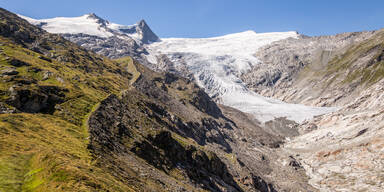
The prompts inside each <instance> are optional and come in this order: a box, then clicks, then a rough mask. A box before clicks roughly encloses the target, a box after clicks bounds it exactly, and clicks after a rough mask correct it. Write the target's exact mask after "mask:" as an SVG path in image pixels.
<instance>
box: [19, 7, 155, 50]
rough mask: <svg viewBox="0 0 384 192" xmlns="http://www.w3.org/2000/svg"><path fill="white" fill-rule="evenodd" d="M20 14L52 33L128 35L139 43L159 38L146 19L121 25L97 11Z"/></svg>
mask: <svg viewBox="0 0 384 192" xmlns="http://www.w3.org/2000/svg"><path fill="white" fill-rule="evenodd" d="M19 16H20V17H22V18H24V19H25V20H27V21H28V22H30V23H31V24H33V25H37V26H39V27H41V28H43V29H44V30H46V31H48V32H50V33H58V34H64V33H65V34H80V33H81V34H87V35H92V36H98V37H102V38H108V37H112V36H116V37H121V36H128V37H131V38H133V39H135V40H136V41H138V42H139V43H151V42H155V41H158V40H159V38H158V37H157V36H156V34H154V33H153V32H152V30H151V29H150V28H149V26H148V25H147V24H146V22H145V21H144V20H141V21H139V22H138V23H136V24H134V25H120V24H116V23H111V22H109V21H107V20H105V19H102V18H101V17H99V16H97V15H96V14H95V13H90V14H85V15H82V16H79V17H55V18H51V19H32V18H29V17H26V16H23V15H19Z"/></svg>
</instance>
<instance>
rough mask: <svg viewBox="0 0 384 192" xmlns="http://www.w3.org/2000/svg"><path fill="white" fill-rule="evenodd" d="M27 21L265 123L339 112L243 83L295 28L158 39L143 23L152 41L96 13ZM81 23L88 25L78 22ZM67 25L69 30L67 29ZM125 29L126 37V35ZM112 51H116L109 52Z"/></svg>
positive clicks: (292, 33) (291, 36) (298, 120)
mask: <svg viewBox="0 0 384 192" xmlns="http://www.w3.org/2000/svg"><path fill="white" fill-rule="evenodd" d="M26 19H27V20H28V21H30V22H31V23H32V24H35V25H37V26H41V27H42V28H43V29H45V30H47V31H49V32H52V33H60V34H64V35H63V36H64V37H65V38H67V39H68V40H70V41H73V42H75V43H77V44H78V45H81V46H83V47H85V48H87V49H90V50H94V51H96V52H97V53H99V54H103V55H105V56H108V57H110V58H119V57H122V56H126V55H129V56H133V57H134V58H135V59H137V60H138V61H140V62H141V63H143V64H145V65H146V66H149V67H150V68H152V69H154V70H157V71H171V72H174V73H176V74H179V75H182V76H184V77H189V78H190V79H191V80H194V81H196V82H197V83H198V85H199V86H200V87H202V88H204V90H205V91H206V92H207V93H208V94H209V95H210V96H211V97H212V98H214V99H215V100H216V101H217V102H219V103H222V104H225V105H228V106H231V107H234V108H236V109H239V110H241V111H243V112H247V113H251V114H253V115H254V116H255V118H256V119H257V120H259V121H261V122H267V121H270V120H274V119H275V118H287V119H288V120H291V121H295V122H302V121H304V120H306V119H310V118H312V117H313V116H316V115H321V114H324V113H329V112H332V111H335V110H336V108H320V107H307V106H304V105H295V104H288V103H284V102H281V101H279V100H275V99H270V98H265V97H263V96H260V95H258V94H256V93H254V92H253V91H251V90H249V89H248V88H247V87H246V84H244V83H243V80H242V79H241V75H242V74H244V73H245V72H246V71H248V70H250V69H251V68H252V67H254V66H257V65H258V64H259V63H260V61H259V59H258V58H257V57H255V56H254V53H256V51H257V50H258V49H259V48H261V47H262V46H266V45H269V44H271V43H273V42H275V41H279V40H282V39H287V38H288V39H291V38H292V39H295V38H298V37H299V35H298V34H297V33H296V32H281V33H260V34H258V33H255V32H253V31H246V32H243V33H237V34H230V35H226V36H222V37H214V38H204V39H181V38H180V39H174V38H169V39H161V40H160V39H158V38H157V36H156V35H154V34H153V32H152V31H151V30H150V29H149V27H148V26H146V25H145V23H144V25H145V27H144V28H141V27H139V28H138V27H136V31H146V32H147V33H143V34H153V35H148V36H149V37H153V36H155V37H156V38H153V43H148V42H147V41H144V40H143V39H144V38H136V37H135V36H134V35H132V34H130V33H129V34H126V33H125V31H121V30H120V31H116V30H115V29H116V28H117V27H114V26H120V27H119V28H118V29H123V28H133V27H132V26H121V25H118V24H112V23H109V22H107V21H105V20H103V19H101V18H98V17H96V16H94V15H85V16H82V17H77V18H60V17H59V18H53V19H44V20H33V19H30V18H26ZM79 23H86V24H87V25H84V26H83V25H82V26H80V24H79ZM140 23H142V22H140ZM136 25H138V26H141V24H136ZM68 27H70V28H71V29H64V28H68ZM121 32H123V33H124V35H126V36H128V37H125V36H124V38H123V37H122V34H121ZM138 33H139V32H136V33H135V34H138ZM127 38H128V39H130V40H131V41H129V42H128V41H127V42H125V41H126V40H124V39H127ZM132 39H133V40H134V41H133V40H132ZM97 42H99V43H97ZM102 44H103V45H102ZM122 47H126V48H122ZM111 49H116V51H110V50H111Z"/></svg>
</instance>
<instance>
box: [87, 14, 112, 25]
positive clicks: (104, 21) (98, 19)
mask: <svg viewBox="0 0 384 192" xmlns="http://www.w3.org/2000/svg"><path fill="white" fill-rule="evenodd" d="M86 16H87V18H88V19H93V20H96V22H97V23H99V24H102V25H103V24H108V23H109V22H108V21H107V20H105V19H103V18H101V17H99V16H97V15H96V14H95V13H89V14H86Z"/></svg>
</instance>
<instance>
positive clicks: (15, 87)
mask: <svg viewBox="0 0 384 192" xmlns="http://www.w3.org/2000/svg"><path fill="white" fill-rule="evenodd" d="M0 18H1V21H0V62H1V63H0V67H1V68H0V70H1V77H2V81H1V82H0V93H1V94H0V95H1V97H0V119H1V121H0V150H1V153H0V190H1V191H282V190H285V191H308V190H310V191H314V190H315V189H314V188H313V187H311V186H310V185H308V183H307V180H308V177H307V176H306V175H305V174H304V169H302V168H301V167H300V166H299V164H297V161H296V160H295V159H294V158H293V157H290V156H289V154H286V153H277V149H276V148H277V147H279V146H280V145H281V144H282V139H283V138H282V137H279V136H276V135H273V134H270V133H268V132H267V131H266V130H265V129H264V128H263V127H261V126H260V125H259V123H258V122H257V121H254V119H253V118H251V117H250V116H248V115H247V114H244V113H242V112H240V111H238V110H236V109H233V108H230V107H226V106H221V105H218V104H216V103H215V102H214V101H213V100H212V99H211V98H210V97H209V96H208V95H207V94H206V93H205V92H204V91H203V90H202V89H201V88H199V87H198V86H197V85H196V84H195V83H194V82H192V81H190V80H187V79H185V78H182V77H180V76H177V75H175V74H171V73H157V72H153V71H151V70H150V69H148V68H147V67H145V66H143V65H141V64H140V63H139V62H137V61H135V60H133V59H132V58H131V57H125V58H121V59H118V60H110V59H108V58H106V57H103V56H100V55H97V54H95V53H93V52H90V51H87V50H86V49H84V48H81V47H79V46H78V45H76V44H74V43H71V42H69V41H67V40H65V39H64V38H62V37H61V36H59V35H54V34H50V33H47V32H45V31H44V30H41V29H40V28H38V27H35V26H33V25H30V24H29V23H28V22H27V21H25V20H23V19H21V18H19V17H18V16H17V15H15V14H13V13H10V12H8V11H6V10H4V9H0ZM276 160H278V161H276ZM281 162H288V163H289V165H288V164H282V163H281Z"/></svg>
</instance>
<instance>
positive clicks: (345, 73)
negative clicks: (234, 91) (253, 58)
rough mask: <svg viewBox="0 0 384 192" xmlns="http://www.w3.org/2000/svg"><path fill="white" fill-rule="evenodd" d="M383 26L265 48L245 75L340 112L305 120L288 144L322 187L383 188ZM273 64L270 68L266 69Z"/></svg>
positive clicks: (274, 91)
mask: <svg viewBox="0 0 384 192" xmlns="http://www.w3.org/2000/svg"><path fill="white" fill-rule="evenodd" d="M383 43H384V31H383V30H382V29H381V30H378V31H372V32H356V33H344V34H338V35H335V36H321V37H301V38H298V39H286V40H282V41H278V42H275V43H273V44H271V45H267V46H265V47H263V48H261V49H260V50H259V51H258V52H257V53H256V55H258V57H259V58H260V59H261V63H260V65H259V66H255V67H254V68H252V69H251V70H250V71H248V72H247V73H245V74H244V75H243V76H242V79H243V80H244V81H245V82H247V87H249V88H250V89H253V90H255V91H257V92H259V93H260V94H263V95H265V96H272V97H275V98H279V99H282V100H285V101H289V102H295V103H303V104H312V105H317V106H335V105H338V106H340V110H338V111H337V112H334V113H331V114H326V115H322V116H319V117H316V118H314V119H312V120H310V121H308V122H305V123H304V124H302V125H299V132H300V134H301V135H300V136H299V137H296V138H294V139H292V140H290V141H287V143H286V144H285V147H284V148H283V149H282V150H287V151H290V152H291V153H292V154H297V156H300V162H301V163H302V165H303V167H304V168H305V169H306V171H307V174H308V175H309V176H310V177H311V179H310V183H311V184H312V185H313V186H315V187H316V188H318V189H320V190H323V191H362V190H366V191H381V190H382V188H383V187H384V186H383V183H384V182H383V181H384V177H383V175H382V170H383V166H384V156H383V147H384V140H383V138H384V131H383V127H384V125H383V121H382V119H383V118H384V113H383V112H384V111H383V102H382V100H383V98H384V92H383V89H384V84H383V81H384V72H383V67H384V62H383V51H384V46H383ZM266 67H269V69H270V70H265V69H266Z"/></svg>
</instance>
